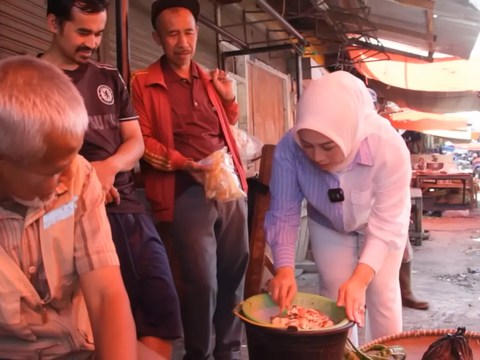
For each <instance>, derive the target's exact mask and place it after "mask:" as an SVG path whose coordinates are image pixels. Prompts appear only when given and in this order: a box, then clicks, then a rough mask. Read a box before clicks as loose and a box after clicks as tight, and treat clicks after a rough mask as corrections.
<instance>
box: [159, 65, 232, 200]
mask: <svg viewBox="0 0 480 360" xmlns="http://www.w3.org/2000/svg"><path fill="white" fill-rule="evenodd" d="M160 64H161V67H162V71H163V74H164V78H165V84H166V86H167V89H168V100H169V102H170V107H171V109H172V125H173V139H174V146H175V150H177V151H178V152H179V153H180V154H182V155H183V156H185V157H186V158H189V159H192V160H193V161H199V160H202V159H204V158H206V157H208V156H209V155H211V154H212V153H213V152H215V151H217V150H220V149H223V148H224V147H225V146H226V143H225V138H224V135H223V132H222V127H221V125H220V120H219V119H218V115H217V111H216V109H215V107H214V106H213V105H212V103H211V101H210V99H209V98H208V94H207V90H206V89H205V87H204V85H203V83H202V80H201V79H200V77H199V74H198V71H197V68H196V67H195V66H192V78H191V79H184V78H182V77H181V76H180V75H178V74H177V73H176V72H175V71H174V70H173V69H172V67H171V66H170V64H169V63H168V61H167V59H166V57H165V56H163V57H162V58H161V60H160ZM194 184H196V182H195V180H194V179H193V178H192V177H191V176H190V175H189V174H188V173H186V172H183V171H178V172H177V173H176V184H175V189H176V191H175V193H176V195H177V196H179V195H180V194H181V193H183V191H185V190H186V189H187V188H188V187H189V186H192V185H194Z"/></svg>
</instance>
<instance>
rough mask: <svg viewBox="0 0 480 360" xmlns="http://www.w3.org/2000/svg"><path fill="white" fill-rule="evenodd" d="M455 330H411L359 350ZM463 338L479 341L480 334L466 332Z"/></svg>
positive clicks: (375, 341)
mask: <svg viewBox="0 0 480 360" xmlns="http://www.w3.org/2000/svg"><path fill="white" fill-rule="evenodd" d="M456 332H457V329H430V330H426V329H424V330H412V331H404V332H401V333H398V334H395V335H389V336H384V337H381V338H378V339H375V340H373V341H370V342H369V343H367V344H364V345H362V346H361V347H360V350H365V349H368V348H369V347H371V346H373V345H377V344H383V343H385V342H389V341H394V340H401V339H410V338H419V337H427V336H445V335H447V334H452V333H456ZM465 336H466V337H467V338H469V339H476V340H480V333H478V332H475V331H466V332H465Z"/></svg>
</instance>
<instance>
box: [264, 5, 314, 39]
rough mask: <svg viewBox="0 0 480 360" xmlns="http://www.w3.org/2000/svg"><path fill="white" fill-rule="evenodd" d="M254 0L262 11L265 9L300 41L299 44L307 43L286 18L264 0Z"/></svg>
mask: <svg viewBox="0 0 480 360" xmlns="http://www.w3.org/2000/svg"><path fill="white" fill-rule="evenodd" d="M256 1H257V4H258V6H260V8H261V9H262V10H263V11H265V12H266V13H268V14H269V15H270V16H271V17H272V18H274V19H275V20H276V21H278V22H279V23H280V24H281V25H282V27H283V28H284V29H285V30H286V31H287V32H288V33H289V34H290V35H292V36H293V37H295V38H296V39H297V40H298V41H299V42H300V44H301V45H305V44H306V43H307V40H305V38H304V37H303V36H302V34H300V33H299V32H298V31H297V30H295V28H294V27H293V26H292V25H290V23H289V22H288V21H287V20H285V18H283V17H282V15H280V14H279V13H278V12H276V11H275V9H274V8H273V7H271V6H270V5H269V4H268V3H267V2H266V1H264V0H256Z"/></svg>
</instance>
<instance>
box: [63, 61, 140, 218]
mask: <svg viewBox="0 0 480 360" xmlns="http://www.w3.org/2000/svg"><path fill="white" fill-rule="evenodd" d="M65 74H67V75H68V76H69V77H70V78H71V79H72V81H73V83H74V84H75V85H76V86H77V89H78V90H79V91H80V93H81V94H82V96H83V99H84V101H85V106H86V108H87V111H88V117H89V120H90V122H89V126H88V130H87V132H86V134H85V140H84V143H83V146H82V149H81V150H80V155H82V156H83V157H85V158H86V159H87V160H88V161H90V162H93V161H102V160H105V159H107V158H109V157H110V156H112V155H114V154H115V153H116V151H117V150H118V148H119V147H120V146H121V145H122V139H121V136H120V123H121V122H123V121H138V116H137V114H136V113H135V110H134V108H133V106H132V103H131V102H130V97H129V94H128V90H127V87H126V86H125V83H124V81H123V79H122V77H121V76H120V74H119V72H118V70H117V69H116V68H115V67H113V66H110V65H104V64H99V63H96V62H93V61H91V62H89V63H87V64H85V65H81V66H80V67H78V68H77V69H76V70H73V71H65ZM114 186H115V188H116V189H117V190H118V192H119V194H120V204H119V205H116V204H114V203H110V204H108V205H107V212H112V213H144V212H145V209H144V207H143V205H142V204H141V203H140V201H139V200H138V199H137V197H136V195H135V186H134V182H133V175H132V173H131V172H130V171H127V172H121V173H118V174H117V176H116V177H115V183H114Z"/></svg>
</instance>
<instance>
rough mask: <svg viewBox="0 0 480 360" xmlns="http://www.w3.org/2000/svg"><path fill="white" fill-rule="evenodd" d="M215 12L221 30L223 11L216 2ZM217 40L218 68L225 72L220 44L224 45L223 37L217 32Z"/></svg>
mask: <svg viewBox="0 0 480 360" xmlns="http://www.w3.org/2000/svg"><path fill="white" fill-rule="evenodd" d="M214 12H215V25H216V26H218V27H219V28H220V27H221V23H222V20H221V17H222V9H221V7H220V4H219V3H217V2H215V4H214ZM215 39H216V40H217V41H216V44H215V45H216V48H217V67H218V68H219V69H222V70H225V68H224V67H223V61H222V52H223V51H222V47H221V46H220V44H221V43H222V36H221V35H220V34H219V33H218V32H217V33H215Z"/></svg>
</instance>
